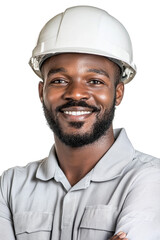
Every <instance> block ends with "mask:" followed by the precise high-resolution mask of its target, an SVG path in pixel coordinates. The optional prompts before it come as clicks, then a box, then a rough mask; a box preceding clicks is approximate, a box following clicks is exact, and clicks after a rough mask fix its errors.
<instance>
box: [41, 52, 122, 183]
mask: <svg viewBox="0 0 160 240" xmlns="http://www.w3.org/2000/svg"><path fill="white" fill-rule="evenodd" d="M116 67H117V66H115V64H114V63H113V62H111V61H110V60H108V59H107V58H105V57H102V56H96V55H89V54H60V55H56V56H53V57H51V58H49V59H48V60H47V61H46V62H45V63H44V64H43V67H42V74H43V77H44V82H40V83H39V96H40V99H41V101H44V103H45V105H46V107H47V108H48V109H52V110H53V112H54V111H55V108H56V107H57V106H60V105H63V104H65V103H66V102H67V101H69V100H70V99H74V100H84V101H86V102H87V103H88V104H90V105H94V106H98V107H100V109H101V111H100V112H99V113H92V114H89V115H81V116H71V115H66V114H63V113H58V116H57V117H58V119H59V121H60V123H61V126H62V128H63V131H65V132H66V133H70V134H72V133H74V132H76V133H77V132H78V133H79V134H84V133H85V132H88V131H90V128H91V126H92V124H93V123H94V122H95V121H96V114H99V116H100V115H101V114H103V112H104V110H105V109H106V108H107V107H111V105H112V103H113V99H114V95H115V91H116V105H117V106H118V105H119V104H120V102H121V100H122V98H123V93H124V84H123V83H122V82H120V83H119V84H118V85H117V87H116V89H115V77H116V76H115V68H116ZM55 69H56V71H55ZM52 70H54V71H52ZM82 110H84V111H87V109H86V108H83V107H71V108H70V109H68V111H82ZM73 120H74V121H84V122H85V124H84V125H83V127H82V128H80V129H75V128H74V127H71V126H70V125H69V122H70V121H73ZM54 137H55V148H56V153H57V157H58V161H59V165H60V167H61V169H62V170H63V172H64V173H65V175H66V177H67V179H68V181H69V182H70V184H71V186H73V185H74V184H76V183H77V182H78V181H79V180H80V179H82V178H83V177H84V176H85V175H86V174H87V173H88V172H89V171H90V170H91V169H92V168H93V167H94V166H95V165H96V163H97V162H98V161H99V160H100V159H101V157H102V156H103V155H104V154H105V153H106V152H107V151H108V149H109V148H110V147H111V146H112V144H113V143H114V135H113V127H112V126H110V128H109V129H108V131H107V132H106V133H105V135H104V136H103V137H101V138H100V139H99V140H98V141H96V142H94V143H92V144H89V145H86V146H84V147H79V148H72V147H70V146H66V145H65V144H64V143H63V142H62V141H60V140H59V138H58V137H57V136H56V135H55V136H54ZM91 153H92V154H91Z"/></svg>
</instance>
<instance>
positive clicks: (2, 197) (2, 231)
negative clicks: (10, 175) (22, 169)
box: [0, 172, 16, 240]
mask: <svg viewBox="0 0 160 240" xmlns="http://www.w3.org/2000/svg"><path fill="white" fill-rule="evenodd" d="M7 180H8V179H7V174H6V172H5V173H4V174H3V175H2V176H1V177H0V239H1V240H15V239H16V238H15V234H14V227H13V221H12V214H11V211H10V207H9V203H8V202H9V201H8V195H9V189H8V181H7Z"/></svg>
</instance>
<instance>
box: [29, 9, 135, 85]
mask: <svg viewBox="0 0 160 240" xmlns="http://www.w3.org/2000/svg"><path fill="white" fill-rule="evenodd" d="M60 53H86V54H94V55H100V56H105V57H107V58H109V59H110V60H112V61H113V62H115V63H117V64H118V65H119V66H120V67H121V69H122V71H123V75H122V81H123V82H124V83H127V82H129V81H131V80H132V79H133V77H134V76H135V74H136V66H135V65H134V63H133V59H132V58H133V53H132V43H131V40H130V37H129V34H128V32H127V31H126V29H125V28H124V26H123V25H122V24H121V23H120V22H119V21H118V20H116V19H115V18H113V17H112V16H111V15H109V14H108V13H107V12H105V11H104V10H101V9H99V8H95V7H90V6H76V7H72V8H68V9H66V11H65V12H64V13H60V14H58V15H57V16H55V17H53V18H52V19H51V20H50V21H48V22H47V23H46V24H45V26H44V27H43V28H42V30H41V32H40V34H39V38H38V41H37V45H36V47H35V48H34V50H33V52H32V57H31V58H30V61H29V64H30V66H31V67H32V69H33V70H34V72H35V73H36V74H37V75H38V76H39V77H41V71H40V67H41V65H42V63H43V61H44V60H45V59H47V58H49V57H51V56H52V55H55V54H60Z"/></svg>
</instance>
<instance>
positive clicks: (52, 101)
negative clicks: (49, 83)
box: [44, 89, 61, 109]
mask: <svg viewBox="0 0 160 240" xmlns="http://www.w3.org/2000/svg"><path fill="white" fill-rule="evenodd" d="M60 96H61V94H60V93H59V92H58V91H55V90H54V89H47V90H45V91H44V103H45V105H46V107H47V108H48V109H50V108H52V109H54V108H56V107H57V106H56V105H57V104H58V103H59V102H60V101H59V100H60Z"/></svg>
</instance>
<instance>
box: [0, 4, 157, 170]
mask: <svg viewBox="0 0 160 240" xmlns="http://www.w3.org/2000/svg"><path fill="white" fill-rule="evenodd" d="M74 5H93V6H97V7H100V8H103V9H105V10H106V11H108V12H109V13H110V14H111V15H113V16H114V17H116V18H117V19H119V21H121V22H122V23H123V24H124V26H125V27H126V28H127V30H128V32H129V34H130V36H131V39H132V43H133V50H134V62H135V63H136V65H137V68H138V73H137V75H136V77H135V79H134V80H133V81H132V82H131V83H129V84H127V85H126V89H125V97H124V99H123V102H122V104H121V106H119V107H118V108H117V110H116V116H115V120H114V127H125V128H126V130H127V133H128V135H129V138H130V139H131V141H132V143H133V145H134V147H135V148H136V149H138V150H141V151H143V152H146V153H149V154H151V155H154V156H157V157H160V144H159V135H160V114H159V112H160V110H159V102H160V96H159V92H160V73H159V72H160V67H159V65H160V14H159V10H160V7H159V1H158V0H157V1H156V0H152V1H143V0H141V1H140V0H134V1H128V0H120V1H119V0H103V1H102V0H96V1H95V0H72V1H71V0H70V1H69V0H58V1H54V0H45V1H44V0H33V1H21V0H14V1H12V0H8V1H7V0H5V1H3V4H2V5H1V6H0V11H1V12H0V89H1V90H0V174H1V173H2V172H3V171H4V170H5V169H7V168H10V167H12V166H16V165H25V164H26V163H28V162H31V161H35V160H39V159H41V158H43V157H45V156H47V155H48V152H49V149H50V147H51V146H52V144H53V141H54V140H53V135H52V132H51V131H50V130H49V128H48V127H47V125H46V121H45V119H44V117H43V112H42V107H41V104H40V101H39V98H38V90H37V89H38V88H37V86H38V82H39V78H38V77H37V76H36V75H35V74H34V73H33V72H32V70H31V69H30V67H29V65H28V61H29V58H30V56H31V52H32V49H33V48H34V46H35V44H36V40H37V37H38V34H39V32H40V30H41V28H42V27H43V25H44V24H45V23H46V22H47V21H48V20H49V19H50V18H51V17H53V16H54V15H56V14H57V13H59V12H62V11H64V10H65V8H67V7H70V6H74ZM73 37H74V36H73Z"/></svg>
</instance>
